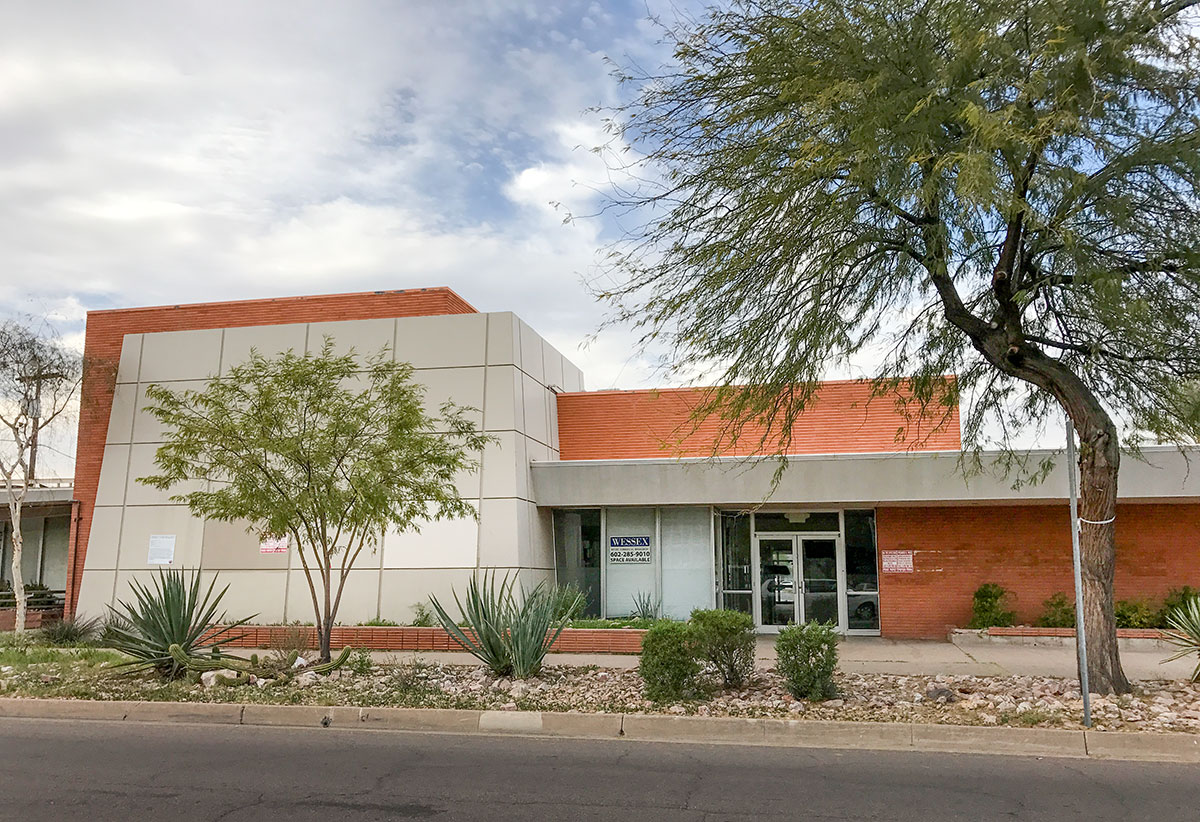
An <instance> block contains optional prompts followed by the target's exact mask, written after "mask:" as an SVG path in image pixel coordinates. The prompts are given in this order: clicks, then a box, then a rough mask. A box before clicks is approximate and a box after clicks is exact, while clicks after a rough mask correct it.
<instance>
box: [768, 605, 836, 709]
mask: <svg viewBox="0 0 1200 822" xmlns="http://www.w3.org/2000/svg"><path fill="white" fill-rule="evenodd" d="M775 656H776V658H777V660H776V663H775V668H776V670H778V671H779V675H780V676H782V677H783V681H784V682H785V683H786V684H787V689H788V690H789V691H790V692H791V694H792V696H794V697H796V698H797V699H814V700H820V699H829V698H830V697H832V696H833V695H834V694H835V693H836V692H837V689H836V687H835V686H834V684H833V672H834V669H835V668H837V659H838V652H837V634H836V633H835V632H834V626H833V625H831V624H827V623H822V622H808V623H805V624H804V625H789V626H788V627H786V628H784V629H783V630H782V631H780V632H779V637H778V638H777V639H776V640H775Z"/></svg>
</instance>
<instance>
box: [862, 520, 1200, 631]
mask: <svg viewBox="0 0 1200 822" xmlns="http://www.w3.org/2000/svg"><path fill="white" fill-rule="evenodd" d="M876 531H877V534H878V540H879V550H880V552H881V553H882V552H883V551H889V550H911V551H913V552H914V555H913V573H911V574H883V575H882V576H881V577H880V587H879V596H880V615H881V618H882V630H883V635H884V636H888V637H895V638H911V637H917V638H922V637H923V638H938V639H943V638H945V636H946V632H947V630H948V629H949V628H951V627H965V626H966V624H967V622H968V621H969V620H970V618H971V595H972V594H973V593H974V592H975V589H976V588H978V587H979V586H980V585H982V584H983V583H985V582H997V583H999V584H1000V585H1003V586H1004V587H1005V588H1007V589H1009V590H1010V591H1012V592H1013V593H1014V594H1015V598H1014V600H1013V608H1014V609H1015V610H1016V612H1017V620H1018V622H1024V623H1027V624H1032V623H1033V621H1034V620H1035V619H1036V618H1037V617H1038V615H1039V614H1041V612H1042V603H1043V602H1044V601H1045V600H1046V598H1047V597H1049V596H1050V595H1051V594H1054V593H1057V592H1059V591H1062V592H1064V593H1066V594H1067V595H1068V596H1071V595H1072V593H1071V592H1072V591H1073V590H1074V589H1073V582H1072V572H1071V529H1070V525H1069V518H1068V511H1067V507H1066V506H1065V505H1061V506H1051V505H1029V506H986V507H985V506H972V507H944V508H880V509H878V510H877V512H876ZM881 567H882V560H881ZM1181 585H1191V586H1193V587H1197V586H1200V504H1195V505H1193V504H1185V505H1170V504H1155V505H1135V504H1126V505H1120V506H1118V509H1117V573H1116V596H1117V598H1118V599H1133V598H1137V597H1150V598H1155V599H1158V598H1161V597H1162V596H1163V595H1164V594H1166V593H1167V591H1168V590H1169V589H1171V588H1175V587H1179V586H1181Z"/></svg>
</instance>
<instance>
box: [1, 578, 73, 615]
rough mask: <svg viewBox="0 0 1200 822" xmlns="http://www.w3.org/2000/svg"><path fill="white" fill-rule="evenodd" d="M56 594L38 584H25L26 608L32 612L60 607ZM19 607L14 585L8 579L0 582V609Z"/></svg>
mask: <svg viewBox="0 0 1200 822" xmlns="http://www.w3.org/2000/svg"><path fill="white" fill-rule="evenodd" d="M59 604H61V603H59V602H58V601H57V597H55V595H54V592H53V591H51V590H50V589H49V588H47V587H46V586H45V585H42V584H40V583H37V582H26V583H25V607H26V608H29V609H30V610H32V609H34V608H52V607H54V606H55V605H59ZM16 606H17V596H16V594H15V593H13V586H12V583H11V582H9V581H8V580H6V579H3V580H0V608H15V607H16Z"/></svg>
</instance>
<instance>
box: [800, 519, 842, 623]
mask: <svg viewBox="0 0 1200 822" xmlns="http://www.w3.org/2000/svg"><path fill="white" fill-rule="evenodd" d="M801 542H802V545H803V548H804V565H803V567H804V620H805V622H832V623H833V624H834V625H837V622H838V600H837V595H838V585H837V540H832V539H806V540H802V541H801Z"/></svg>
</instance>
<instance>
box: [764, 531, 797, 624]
mask: <svg viewBox="0 0 1200 822" xmlns="http://www.w3.org/2000/svg"><path fill="white" fill-rule="evenodd" d="M757 547H758V551H757V552H756V553H757V554H758V557H757V559H758V563H757V564H758V579H757V582H758V586H757V587H758V598H757V599H758V624H759V625H762V626H763V627H780V628H781V627H783V626H784V625H787V624H789V623H792V622H796V621H797V620H798V618H799V615H798V614H797V613H796V607H797V597H796V573H795V571H796V538H795V537H763V538H760V539H759V540H758V541H757Z"/></svg>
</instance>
